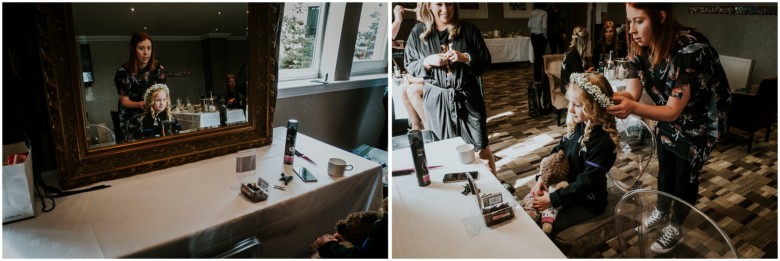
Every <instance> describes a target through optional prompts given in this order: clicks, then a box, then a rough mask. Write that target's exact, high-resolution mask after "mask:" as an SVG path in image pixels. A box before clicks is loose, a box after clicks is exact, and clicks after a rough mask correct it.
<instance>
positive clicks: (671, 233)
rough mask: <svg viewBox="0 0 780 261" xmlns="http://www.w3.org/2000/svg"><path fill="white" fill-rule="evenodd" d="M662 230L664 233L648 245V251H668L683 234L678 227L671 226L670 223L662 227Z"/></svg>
mask: <svg viewBox="0 0 780 261" xmlns="http://www.w3.org/2000/svg"><path fill="white" fill-rule="evenodd" d="M663 232H664V233H663V234H661V236H660V237H658V239H656V240H655V243H653V245H651V246H650V251H653V253H656V254H666V253H669V251H672V249H674V247H676V246H677V244H679V243H680V241H682V238H683V235H682V231H680V228H679V227H675V226H672V224H669V225H668V226H666V227H664V229H663Z"/></svg>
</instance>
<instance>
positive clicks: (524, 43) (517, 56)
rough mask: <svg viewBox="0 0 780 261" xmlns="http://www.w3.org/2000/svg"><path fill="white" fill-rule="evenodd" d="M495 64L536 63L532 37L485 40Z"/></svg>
mask: <svg viewBox="0 0 780 261" xmlns="http://www.w3.org/2000/svg"><path fill="white" fill-rule="evenodd" d="M485 44H486V45H487V47H488V50H490V56H491V57H492V60H493V63H508V62H525V61H530V62H531V63H533V62H534V49H533V48H532V47H531V37H525V36H518V37H508V38H492V39H485Z"/></svg>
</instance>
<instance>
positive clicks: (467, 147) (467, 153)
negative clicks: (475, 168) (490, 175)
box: [456, 144, 474, 164]
mask: <svg viewBox="0 0 780 261" xmlns="http://www.w3.org/2000/svg"><path fill="white" fill-rule="evenodd" d="M456 149H457V150H458V156H459V157H460V163H463V164H469V163H472V162H474V145H473V144H463V145H460V146H458V147H457V148H456Z"/></svg>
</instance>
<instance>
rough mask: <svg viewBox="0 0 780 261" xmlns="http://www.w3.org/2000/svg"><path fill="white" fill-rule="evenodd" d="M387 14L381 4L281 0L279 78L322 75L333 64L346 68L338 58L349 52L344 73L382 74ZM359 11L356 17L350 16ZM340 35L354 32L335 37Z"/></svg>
mask: <svg viewBox="0 0 780 261" xmlns="http://www.w3.org/2000/svg"><path fill="white" fill-rule="evenodd" d="M358 12H359V13H358ZM387 14H388V8H387V4H386V3H363V4H361V3H328V4H326V3H300V2H299V3H295V2H288V3H285V5H284V13H283V16H282V29H281V30H282V31H281V34H280V53H279V78H280V80H281V81H290V80H305V79H313V78H324V77H325V75H326V74H327V73H329V72H330V73H331V74H333V73H334V71H333V70H334V68H343V69H344V70H349V69H350V68H349V67H348V66H349V64H348V63H347V64H346V66H344V65H345V63H344V61H343V58H347V59H348V58H349V57H352V64H351V70H350V71H347V72H348V74H349V75H357V74H369V73H386V72H387V54H386V52H387V21H388V20H387V19H388V15H387ZM358 16H359V17H360V19H355V18H356V17H358ZM355 23H358V26H357V28H356V27H355ZM326 27H327V28H326ZM345 30H348V31H345ZM344 34H347V35H349V34H354V35H356V36H357V37H356V39H355V40H345V39H342V37H340V36H342V35H344ZM347 38H349V37H347ZM352 46H354V47H355V48H354V50H352V48H351V47H352ZM323 50H328V51H327V52H326V51H323ZM340 59H341V61H340V62H339V60H340ZM347 62H349V61H347ZM342 72H343V71H342ZM338 74H339V75H343V74H342V73H341V72H339V73H338ZM342 78H343V76H342ZM331 79H334V76H333V75H330V79H329V80H331Z"/></svg>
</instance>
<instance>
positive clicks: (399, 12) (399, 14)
mask: <svg viewBox="0 0 780 261" xmlns="http://www.w3.org/2000/svg"><path fill="white" fill-rule="evenodd" d="M393 16H395V20H393V26H392V32H393V34H392V36H393V40H395V37H396V36H398V30H400V29H401V22H403V21H404V8H403V6H401V5H396V6H395V7H393Z"/></svg>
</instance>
